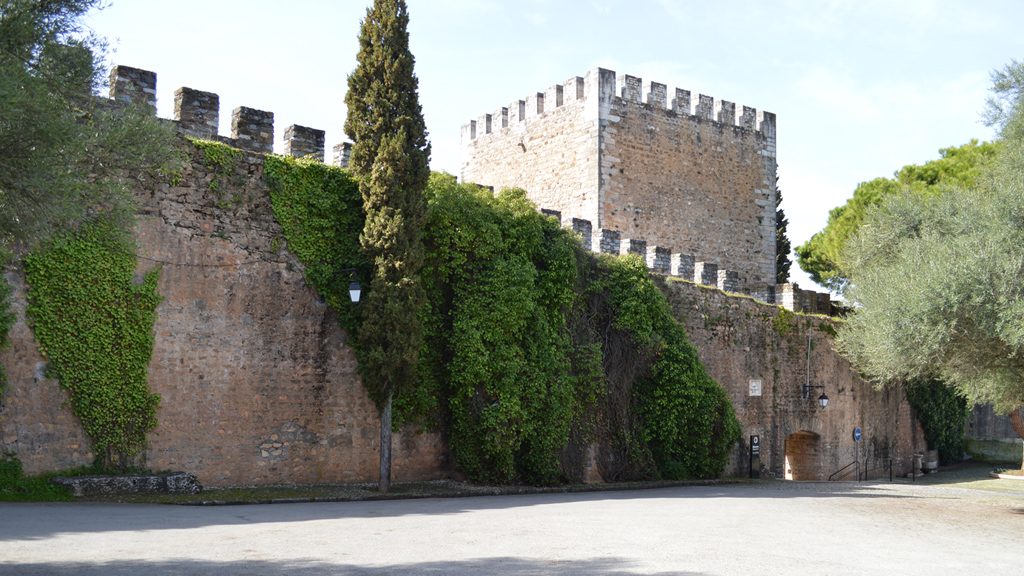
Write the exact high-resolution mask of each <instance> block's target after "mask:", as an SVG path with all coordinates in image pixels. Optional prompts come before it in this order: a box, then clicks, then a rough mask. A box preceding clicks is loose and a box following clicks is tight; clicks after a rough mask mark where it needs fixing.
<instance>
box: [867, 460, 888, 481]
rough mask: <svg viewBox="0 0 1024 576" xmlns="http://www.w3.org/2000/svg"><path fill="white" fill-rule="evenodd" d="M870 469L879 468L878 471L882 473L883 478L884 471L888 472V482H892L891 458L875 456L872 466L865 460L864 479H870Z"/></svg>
mask: <svg viewBox="0 0 1024 576" xmlns="http://www.w3.org/2000/svg"><path fill="white" fill-rule="evenodd" d="M879 461H881V462H882V464H881V465H880V466H879V465H878V462H879ZM872 470H879V471H881V472H882V473H883V476H882V477H883V478H884V477H885V476H884V473H885V472H887V471H888V472H889V482H892V458H876V459H875V465H874V466H872V465H870V464H869V463H867V462H865V463H864V480H870V479H871V471H872Z"/></svg>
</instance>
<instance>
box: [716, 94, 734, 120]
mask: <svg viewBox="0 0 1024 576" xmlns="http://www.w3.org/2000/svg"><path fill="white" fill-rule="evenodd" d="M716 120H718V121H719V122H721V123H722V124H725V125H727V126H733V125H735V124H736V104H735V103H733V102H726V101H725V100H722V101H721V106H720V108H719V109H718V118H716Z"/></svg>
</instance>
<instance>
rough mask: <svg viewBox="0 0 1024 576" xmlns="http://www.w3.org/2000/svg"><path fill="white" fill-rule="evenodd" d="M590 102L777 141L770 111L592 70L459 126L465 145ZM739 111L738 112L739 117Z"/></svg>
mask: <svg viewBox="0 0 1024 576" xmlns="http://www.w3.org/2000/svg"><path fill="white" fill-rule="evenodd" d="M670 94H671V95H672V98H671V99H670V98H669V95H670ZM588 99H596V100H598V101H599V102H604V103H617V104H634V105H637V106H644V107H646V108H648V109H651V110H663V111H665V112H666V113H670V114H676V115H680V116H689V117H692V118H694V119H697V120H700V121H707V122H713V123H717V124H721V125H723V126H734V127H737V128H740V129H742V130H748V131H751V132H758V133H761V134H763V135H764V136H766V137H769V138H773V139H774V137H775V114H773V113H771V112H763V111H758V110H757V109H756V108H752V107H750V106H739V107H738V106H737V105H736V103H735V102H731V101H728V100H721V99H718V98H714V97H712V96H708V95H706V94H699V95H698V96H697V99H696V103H695V104H694V103H693V102H692V99H691V92H690V91H689V90H686V89H683V88H674V89H673V90H672V91H670V90H669V86H668V85H667V84H662V83H660V82H653V81H647V82H644V80H643V79H642V78H640V77H638V76H631V75H629V74H618V73H616V72H615V71H614V70H607V69H605V68H595V69H592V70H590V71H589V72H588V73H587V75H586V77H580V76H575V77H572V78H570V79H569V80H567V81H565V82H564V83H562V84H555V85H554V86H552V87H550V88H548V89H547V90H545V91H544V92H535V93H533V94H530V95H529V96H527V97H526V98H524V99H522V100H515V101H513V102H512V103H511V104H509V105H508V106H507V107H502V108H499V109H498V110H497V111H495V112H494V113H492V114H484V115H483V116H480V117H479V118H476V119H474V120H470V121H469V122H468V123H467V124H465V125H463V127H462V141H463V144H467V143H469V142H471V141H473V140H476V139H477V138H480V137H482V136H485V135H487V134H492V133H496V132H499V131H501V130H503V129H507V128H510V127H512V126H514V125H515V124H516V123H520V122H528V121H529V120H531V119H533V118H537V117H541V116H544V115H545V114H550V113H552V112H555V111H556V110H558V109H559V108H562V107H563V106H571V105H578V104H580V103H582V102H583V101H585V100H588ZM737 110H739V111H740V114H739V116H737Z"/></svg>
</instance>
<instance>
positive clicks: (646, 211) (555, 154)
mask: <svg viewBox="0 0 1024 576" xmlns="http://www.w3.org/2000/svg"><path fill="white" fill-rule="evenodd" d="M462 147H463V165H462V179H463V181H465V182H476V183H478V184H482V185H486V186H493V187H495V188H496V189H497V188H505V187H519V188H523V189H525V190H526V191H527V193H528V195H529V197H530V198H531V199H532V200H533V201H534V202H535V203H536V204H537V205H538V206H539V207H542V208H545V209H549V210H556V211H559V212H561V215H562V218H563V219H571V218H579V219H584V220H589V221H591V222H592V223H593V225H594V229H595V230H596V229H609V230H616V231H618V232H620V234H621V237H622V238H624V239H626V238H636V239H643V240H646V241H647V244H648V245H658V246H664V247H666V248H668V249H670V250H671V251H672V252H679V253H685V254H692V255H694V257H695V258H696V260H698V261H708V262H717V263H718V265H719V266H720V267H721V268H727V269H729V270H735V271H737V272H739V285H740V287H741V288H742V289H744V290H746V291H749V292H760V291H763V290H764V289H765V287H766V286H768V285H772V286H774V284H775V199H776V194H777V193H776V187H775V168H776V162H775V115H774V114H772V113H770V112H757V111H756V110H755V109H753V108H749V107H747V106H743V107H742V110H741V113H740V115H739V118H737V116H736V105H735V104H734V103H732V102H727V101H724V100H716V99H714V98H712V97H711V96H705V95H703V94H701V95H700V96H699V97H698V98H697V101H696V106H695V108H694V107H692V106H691V96H690V92H689V91H688V90H682V89H676V90H675V92H674V97H673V98H672V100H671V102H669V101H668V89H667V87H666V85H664V84H659V83H657V82H647V83H644V82H642V81H641V79H640V78H637V77H633V76H627V75H619V76H617V75H616V73H615V72H614V71H612V70H605V69H602V68H598V69H594V70H591V71H589V72H588V73H587V75H586V77H584V78H580V77H576V78H570V79H569V80H568V81H567V82H566V83H565V84H562V85H555V86H553V87H551V88H549V89H548V90H547V91H546V92H543V93H540V92H538V93H536V94H533V95H530V96H529V97H528V98H527V99H526V100H519V101H515V102H513V103H512V104H511V105H510V106H508V107H507V108H501V109H499V110H498V111H496V112H495V113H493V114H485V115H484V116H482V117H480V118H479V119H478V120H474V121H471V122H470V123H469V124H467V125H465V126H463V129H462Z"/></svg>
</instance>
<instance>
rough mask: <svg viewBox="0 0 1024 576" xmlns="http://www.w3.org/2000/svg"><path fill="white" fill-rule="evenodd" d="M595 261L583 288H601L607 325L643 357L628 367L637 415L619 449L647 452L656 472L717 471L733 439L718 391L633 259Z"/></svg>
mask: <svg viewBox="0 0 1024 576" xmlns="http://www.w3.org/2000/svg"><path fill="white" fill-rule="evenodd" d="M599 266H600V268H599V273H598V275H597V276H598V279H597V280H596V281H595V282H594V283H593V284H591V286H590V287H589V290H591V291H598V292H601V293H604V294H607V296H608V300H609V305H610V308H611V311H612V317H613V321H612V326H613V327H614V328H616V329H619V330H623V331H625V332H627V333H628V334H629V335H630V336H631V339H632V341H633V342H634V345H635V346H637V347H639V348H640V349H641V350H640V353H639V354H637V357H638V358H647V359H649V360H648V361H647V362H643V361H641V362H640V363H639V364H640V365H639V366H635V367H634V368H633V373H632V376H633V377H634V378H636V381H635V383H634V384H633V386H632V402H633V408H634V409H635V410H636V413H637V417H636V419H635V420H633V421H632V427H633V428H634V430H631V431H628V432H626V436H625V438H624V441H625V445H624V450H625V452H626V453H627V454H629V455H630V457H631V458H632V459H634V460H638V461H642V460H643V459H644V458H645V457H646V455H647V452H648V451H649V453H650V457H651V458H652V459H653V463H654V465H655V466H656V468H657V471H658V473H659V474H660V475H661V476H662V477H664V478H670V479H683V478H711V477H715V476H717V475H719V474H721V472H722V470H723V469H724V468H725V465H726V461H727V459H728V456H729V452H730V450H731V449H732V447H733V445H734V444H735V443H736V442H737V441H738V440H739V438H740V426H739V422H738V421H737V420H736V416H735V414H734V412H733V409H732V403H731V402H730V401H729V398H728V396H727V395H726V393H725V390H724V389H723V388H722V387H721V386H719V385H718V384H717V383H716V382H715V381H714V380H712V379H711V377H710V376H708V374H707V372H706V371H705V370H704V366H703V364H701V362H700V359H699V358H698V357H697V351H696V349H695V348H694V347H693V345H692V344H690V342H689V340H688V338H687V336H686V331H685V330H684V329H683V327H682V326H681V325H680V324H679V323H678V322H677V321H676V320H675V318H673V317H672V314H671V310H670V308H669V305H668V302H667V301H666V300H665V296H664V295H663V294H662V292H661V291H660V290H658V288H657V287H656V286H655V285H654V283H653V282H652V281H651V279H650V276H649V274H648V272H647V267H646V265H645V264H644V262H643V261H642V260H641V259H640V258H638V257H636V256H626V257H622V258H602V259H600V260H599ZM634 363H636V362H635V361H634ZM641 469H642V468H641Z"/></svg>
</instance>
